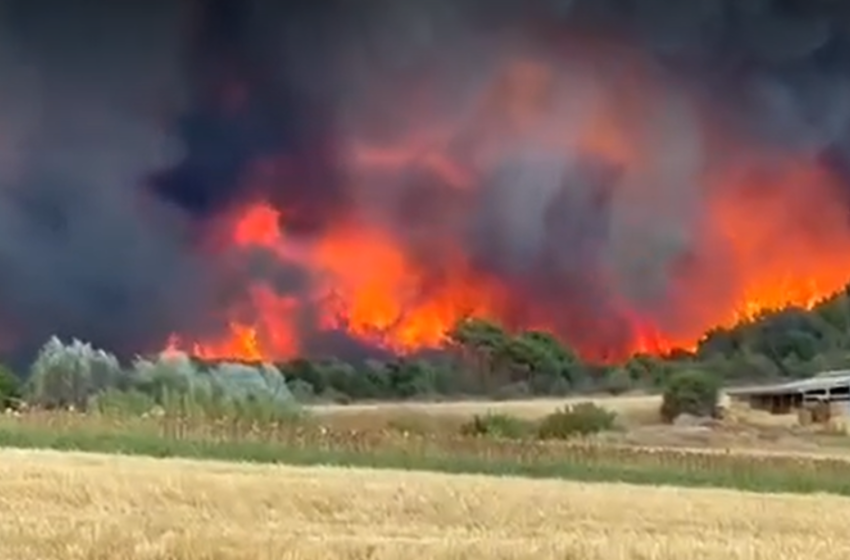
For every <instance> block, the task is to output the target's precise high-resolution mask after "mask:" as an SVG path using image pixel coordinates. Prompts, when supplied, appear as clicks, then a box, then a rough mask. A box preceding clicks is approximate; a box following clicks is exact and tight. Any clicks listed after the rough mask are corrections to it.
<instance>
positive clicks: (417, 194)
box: [0, 0, 850, 352]
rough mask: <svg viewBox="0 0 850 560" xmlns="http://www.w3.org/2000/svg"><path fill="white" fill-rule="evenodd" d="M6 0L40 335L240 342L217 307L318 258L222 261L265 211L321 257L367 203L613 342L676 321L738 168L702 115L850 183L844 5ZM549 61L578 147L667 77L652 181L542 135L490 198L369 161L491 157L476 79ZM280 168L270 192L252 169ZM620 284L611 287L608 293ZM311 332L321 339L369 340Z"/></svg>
mask: <svg viewBox="0 0 850 560" xmlns="http://www.w3.org/2000/svg"><path fill="white" fill-rule="evenodd" d="M0 10H2V12H0V270H3V280H2V283H0V318H2V319H0V324H2V325H3V326H5V327H6V328H7V330H9V331H10V332H12V333H14V336H15V338H16V339H17V342H18V343H19V344H20V345H21V347H31V346H32V345H34V344H40V343H41V342H42V341H43V340H45V339H46V338H47V337H48V336H49V335H51V334H59V335H64V336H71V335H74V336H79V337H82V338H85V339H88V340H92V341H93V342H95V343H98V344H101V345H104V346H108V347H110V348H114V349H116V350H119V351H122V352H133V351H137V350H145V349H149V348H155V347H156V346H157V345H158V344H161V342H162V341H163V340H164V339H165V337H166V336H167V334H168V333H170V332H172V331H180V332H184V333H190V334H194V335H199V336H200V335H203V334H205V333H210V332H215V331H216V329H220V328H221V327H222V325H223V322H222V320H221V317H219V316H217V315H216V313H217V312H218V311H220V310H221V309H223V308H225V307H226V306H227V304H228V303H229V302H231V301H232V300H236V299H238V297H239V292H240V287H241V286H244V285H245V284H247V283H248V282H250V281H252V280H256V279H257V278H265V279H268V280H269V281H270V283H271V284H272V286H273V287H274V289H276V290H277V291H279V292H280V293H291V294H296V295H297V294H300V293H303V292H304V291H305V290H306V287H307V286H309V283H310V278H309V275H307V273H306V271H304V270H300V269H298V268H297V267H293V266H282V265H280V264H277V262H276V261H274V260H272V259H269V257H268V255H262V254H259V255H258V254H253V255H233V254H229V253H221V252H213V253H212V254H210V252H209V251H206V252H205V251H204V250H202V248H199V246H198V243H197V242H196V241H197V238H204V237H205V236H207V234H208V232H209V231H211V230H214V229H215V228H216V227H217V226H216V224H218V223H219V220H221V219H224V217H226V215H227V213H228V212H229V211H230V210H231V209H232V208H233V207H234V205H238V204H240V203H242V202H244V201H246V200H248V199H250V198H252V197H255V198H266V199H269V200H271V202H272V203H273V204H275V205H276V206H278V207H280V208H284V209H286V210H287V215H288V219H287V221H286V223H285V226H286V227H287V228H289V230H290V233H291V234H292V235H295V236H300V237H301V238H303V239H304V240H306V241H305V242H307V241H309V239H311V238H312V236H314V235H317V234H320V233H321V232H322V231H323V230H324V229H326V228H328V227H329V226H332V225H333V224H335V223H337V222H338V221H340V220H342V219H345V218H347V217H351V216H352V215H357V216H360V217H363V216H367V217H369V219H372V220H375V221H376V222H380V223H382V224H383V225H384V226H385V227H388V228H392V229H394V230H395V232H396V233H397V235H398V237H399V238H400V239H404V240H405V242H406V243H407V245H408V248H409V250H410V253H411V254H412V255H415V256H416V257H417V258H418V259H420V260H421V261H422V262H423V263H424V264H425V265H427V266H426V268H428V267H430V268H433V269H435V270H436V269H439V268H440V267H441V266H442V265H443V264H445V263H443V262H441V259H442V258H443V254H442V251H441V250H440V245H439V244H438V243H436V241H437V240H451V241H452V242H453V243H456V244H457V243H459V244H461V245H463V247H464V248H465V249H466V250H467V252H468V253H469V254H471V255H472V258H473V263H474V266H475V267H476V268H478V269H479V270H481V271H484V272H486V273H488V274H491V275H494V276H497V277H500V278H503V279H504V281H505V282H506V283H507V284H509V285H511V286H513V287H514V288H515V290H516V291H517V292H518V293H527V294H530V295H531V296H533V297H534V298H537V300H538V301H539V300H540V299H541V298H542V299H545V300H547V301H548V302H549V303H547V304H546V305H544V306H543V308H544V309H548V310H549V314H550V316H549V317H547V318H548V319H552V320H554V323H555V326H557V327H558V328H559V329H560V330H561V331H562V332H564V333H567V334H568V335H571V336H573V337H578V335H579V334H580V333H582V332H587V331H589V330H595V329H596V328H597V326H595V325H593V324H591V323H589V322H588V321H587V319H582V318H587V317H596V318H598V317H599V315H600V313H601V312H600V310H604V309H606V308H608V307H610V308H611V309H612V313H615V311H614V308H615V307H616V305H615V304H614V303H613V302H614V299H615V298H614V297H613V295H614V294H613V293H612V290H613V292H614V293H616V295H617V298H616V299H618V300H619V299H625V300H627V301H629V302H630V303H631V304H632V305H633V307H635V308H637V309H641V310H643V311H646V312H647V313H650V314H652V315H653V316H655V317H656V318H657V319H659V320H660V321H662V322H664V321H666V322H667V323H669V324H671V325H672V324H675V322H676V321H678V320H679V319H680V318H679V317H678V316H677V311H676V309H673V308H672V306H670V305H668V304H667V303H666V301H667V300H665V296H666V295H667V293H668V290H669V288H670V287H669V285H668V282H669V270H670V268H671V266H673V263H675V262H676V261H677V259H680V258H681V257H682V256H683V255H687V254H688V252H689V251H690V250H691V249H692V247H691V243H692V241H693V239H692V237H693V235H694V230H695V228H698V227H699V225H698V223H699V216H700V204H701V201H702V193H701V192H700V189H699V186H698V185H699V183H698V180H697V177H698V176H699V174H700V173H701V172H702V171H703V169H704V168H705V166H706V165H707V164H708V163H709V161H711V160H712V158H715V157H717V156H716V154H715V153H714V151H713V150H712V148H711V146H709V145H706V143H705V141H704V139H703V138H702V137H701V136H700V134H699V125H698V124H697V118H698V117H697V114H698V107H699V106H702V105H704V104H706V103H707V104H709V105H710V106H711V108H712V114H713V115H714V116H716V118H717V119H718V120H720V121H722V122H723V123H724V126H726V127H728V128H729V129H730V130H733V131H734V132H735V133H736V134H738V135H740V137H741V138H747V139H749V140H750V141H752V142H756V143H758V145H760V146H764V147H765V149H767V150H769V151H772V153H775V154H776V157H782V155H783V154H785V153H789V152H793V153H797V154H799V153H810V154H823V155H824V157H825V158H826V159H828V160H829V161H830V163H831V164H832V165H834V166H835V168H836V169H838V170H840V171H843V172H846V171H847V170H848V169H850V127H848V121H850V95H848V93H850V65H848V61H850V23H848V22H850V9H848V7H847V6H846V3H845V2H837V1H833V2H830V1H827V0H819V1H818V0H805V1H803V0H799V1H793V0H784V1H780V0H776V1H772V0H701V1H699V2H696V1H682V0H557V1H556V0H536V1H529V0H464V1H458V0H435V1H433V2H414V1H412V0H411V1H408V2H404V1H398V0H393V1H389V0H385V1H384V0H374V1H371V2H343V1H333V0H313V1H312V2H281V1H272V0H245V1H241V2H240V1H236V0H208V1H195V2H186V3H182V4H181V3H175V2H165V1H147V2H141V1H140V2H135V3H127V2H125V3H114V5H113V4H110V3H106V2H93V1H92V2H83V1H80V2H74V3H72V2H59V1H58V0H57V1H47V0H45V1H40V0H26V1H24V0H5V1H4V2H2V3H0ZM524 53H533V54H534V55H535V56H538V57H542V58H544V59H546V60H548V61H551V62H552V64H553V65H554V67H555V68H557V69H558V76H557V78H558V80H559V82H558V84H556V85H555V86H554V91H555V94H556V98H555V99H554V100H551V103H550V104H549V105H546V106H545V110H546V111H547V112H548V113H549V115H550V116H549V118H548V119H547V122H548V123H549V124H548V126H550V127H551V129H552V130H551V131H546V130H544V131H541V130H535V134H537V133H539V135H540V136H544V137H545V136H546V134H547V133H549V132H551V133H558V134H560V135H561V136H567V137H569V135H570V132H569V131H570V129H571V127H573V125H574V124H575V123H576V122H580V121H582V119H584V118H585V116H586V115H587V114H589V113H590V112H592V111H593V110H594V109H595V108H597V107H598V103H599V102H600V101H599V100H600V99H604V98H615V101H617V103H614V105H616V106H617V107H620V106H624V107H628V105H629V102H628V98H629V97H630V96H632V95H638V94H637V93H636V92H635V91H633V90H630V87H629V85H630V82H629V80H631V79H634V80H637V81H638V82H640V83H641V84H642V83H643V81H642V78H641V76H640V75H637V76H633V75H632V72H631V70H630V69H629V66H630V64H631V63H632V62H633V61H634V60H638V59H639V60H640V61H641V65H642V66H643V67H645V68H648V69H649V70H647V71H648V72H650V73H651V74H652V80H650V81H651V82H652V83H653V84H655V85H653V86H652V87H651V88H649V91H650V94H647V95H646V96H647V97H648V98H649V99H648V101H647V103H645V104H643V105H641V109H640V110H639V111H631V112H630V110H629V109H624V111H625V112H624V114H623V115H620V116H621V117H622V118H623V119H625V121H626V122H628V123H630V124H631V125H634V126H635V129H636V130H639V131H640V138H639V139H638V140H639V142H637V144H638V145H637V146H635V149H636V150H637V151H639V153H640V157H641V161H642V162H644V163H643V168H642V170H641V173H640V174H636V173H634V172H632V171H630V170H629V169H623V168H621V167H618V166H617V162H612V161H597V160H596V158H595V157H589V156H588V155H587V154H584V153H582V152H581V150H579V149H578V147H576V150H575V153H574V154H573V156H572V157H569V158H566V159H565V158H564V157H563V154H562V153H557V154H556V153H554V152H553V151H552V150H551V148H550V147H549V146H548V145H547V144H546V143H545V142H539V141H538V140H536V139H535V134H532V135H531V136H527V135H526V136H523V135H518V136H517V135H511V134H496V135H495V141H496V142H497V144H498V145H497V150H496V151H497V153H499V154H500V155H501V156H500V158H499V161H489V162H488V161H484V162H483V163H479V164H478V166H477V167H475V166H473V168H474V169H473V173H474V175H475V177H476V178H477V181H478V182H479V183H480V185H483V188H481V189H479V190H478V191H476V192H474V193H472V194H470V193H469V192H464V191H462V190H458V189H456V188H452V187H451V186H450V185H446V184H445V179H444V177H443V176H442V175H439V174H435V173H434V172H433V171H429V169H428V167H427V165H422V166H419V168H416V169H412V170H409V171H408V172H406V173H404V174H398V173H391V174H386V173H385V174H381V173H379V172H376V171H374V170H373V171H369V172H365V173H364V172H362V170H354V169H352V167H351V165H350V161H349V159H348V158H349V157H350V154H349V153H348V151H347V149H348V147H349V142H348V141H349V140H350V139H351V138H352V137H356V138H358V139H360V140H368V141H371V142H374V143H382V144H385V145H393V143H396V142H399V141H401V140H402V139H404V138H407V137H409V136H410V131H411V130H413V129H417V128H422V127H425V128H427V125H431V124H434V123H437V122H442V121H446V122H449V121H451V122H460V123H468V124H467V125H463V126H461V127H460V132H459V134H457V135H456V136H455V137H452V138H450V139H448V140H445V139H442V140H440V141H439V142H438V144H440V146H444V145H445V143H446V142H448V143H449V147H448V149H446V150H444V151H445V152H447V153H448V154H449V157H455V158H456V159H457V160H459V161H467V160H469V159H470V158H471V156H470V155H469V154H470V153H473V152H474V151H475V145H476V142H477V140H476V138H475V135H476V132H475V130H476V127H477V126H478V125H477V124H475V123H476V117H475V113H476V108H477V106H478V105H479V101H478V99H477V97H476V96H477V95H478V93H477V92H480V90H481V88H482V86H483V85H486V84H488V83H490V82H491V81H492V80H493V79H494V76H495V73H496V72H497V71H498V69H499V67H500V65H501V63H502V62H503V60H504V58H505V57H506V56H510V55H516V54H519V55H522V54H524ZM422 91H428V92H429V95H428V96H427V98H426V97H421V96H420V97H417V95H419V94H421V93H422ZM646 107H649V113H650V114H643V113H642V111H643V110H644V109H646ZM491 117H492V115H491ZM485 120H486V117H485ZM479 124H480V123H479ZM491 136H492V134H491ZM491 139H492V138H491ZM567 140H569V138H567ZM426 144H427V143H426ZM424 151H425V152H427V147H426V148H424ZM502 156H503V157H502ZM423 157H424V156H423ZM269 166H271V167H272V168H273V169H274V172H273V173H272V174H271V178H270V179H269V180H266V181H255V180H254V181H252V180H248V179H247V178H248V177H251V176H253V175H256V174H257V173H260V174H262V172H263V171H262V170H263V169H268V168H269ZM848 184H850V182H848ZM520 187H521V188H520ZM848 192H850V189H848ZM647 193H649V194H650V195H651V196H646V195H647ZM849 198H850V197H849ZM260 253H261V252H260ZM600 269H604V270H606V271H607V274H609V275H610V276H611V277H612V278H613V281H612V286H609V287H602V286H600V285H599V284H598V283H597V282H595V278H594V276H593V274H592V272H593V271H597V270H600ZM588 271H591V273H590V274H589V273H588ZM553 309H554V310H556V311H552V310H553ZM517 313H518V315H520V316H522V314H523V313H524V312H523V311H521V310H520V311H518V312H517ZM602 314H603V315H604V313H602ZM307 315H308V316H309V310H308V312H307ZM551 315H555V317H552V316H551ZM303 322H304V325H303V327H304V330H305V334H306V335H307V338H308V346H309V347H310V348H311V349H315V351H317V352H320V351H327V347H328V346H330V347H333V348H332V349H337V350H338V349H340V348H343V347H344V346H346V345H348V346H350V347H353V346H351V345H354V344H355V343H354V342H352V341H349V342H348V343H346V344H342V343H340V342H339V340H338V338H339V336H341V335H338V334H330V335H329V334H327V333H318V332H314V331H315V329H314V328H313V327H312V326H311V323H312V321H311V320H310V319H309V317H308V318H306V319H305V320H304V321H303ZM598 328H602V327H598ZM605 328H606V329H608V330H610V328H611V327H610V326H609V327H605ZM615 330H616V329H615ZM623 336H627V333H617V332H612V334H611V338H612V341H611V343H612V344H613V345H616V344H617V339H619V338H621V337H623ZM343 338H345V337H343Z"/></svg>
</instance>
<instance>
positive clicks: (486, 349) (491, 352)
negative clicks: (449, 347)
mask: <svg viewBox="0 0 850 560" xmlns="http://www.w3.org/2000/svg"><path fill="white" fill-rule="evenodd" d="M446 335H447V337H448V339H449V341H450V342H451V343H453V344H454V346H455V347H456V348H457V349H458V350H459V351H460V354H461V361H462V363H463V365H464V366H465V369H468V370H472V371H473V372H474V374H475V378H476V380H477V382H476V385H477V386H478V388H479V389H483V390H485V391H487V390H489V389H491V388H492V387H491V386H492V384H493V378H494V377H495V375H494V374H495V373H496V371H497V370H498V369H499V367H500V365H501V364H500V363H499V358H501V357H503V356H504V347H505V345H506V344H507V342H508V341H509V340H510V337H509V336H508V335H507V333H505V331H504V329H502V327H501V326H499V325H498V324H496V323H493V322H491V321H487V320H484V319H476V318H465V319H461V320H460V321H458V322H457V323H455V325H454V327H453V328H452V329H451V330H450V331H449V332H448V333H446Z"/></svg>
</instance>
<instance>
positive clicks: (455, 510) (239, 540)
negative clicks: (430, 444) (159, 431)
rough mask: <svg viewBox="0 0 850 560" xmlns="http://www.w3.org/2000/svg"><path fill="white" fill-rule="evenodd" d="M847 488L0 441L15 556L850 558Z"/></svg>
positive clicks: (4, 508) (1, 532)
mask: <svg viewBox="0 0 850 560" xmlns="http://www.w3.org/2000/svg"><path fill="white" fill-rule="evenodd" d="M848 524H850V499H847V498H838V497H832V496H825V495H824V496H809V497H803V496H785V495H755V494H746V493H736V492H732V491H721V490H683V489H678V488H660V487H635V486H627V485H614V484H598V485H582V484H578V483H567V482H558V481H531V480H522V479H510V478H504V479H499V478H486V477H475V476H449V475H437V474H428V473H412V472H397V471H381V472H378V471H369V470H346V469H332V468H294V467H273V466H265V467H262V466H248V465H239V464H225V463H201V462H191V461H178V460H156V459H145V458H129V457H120V456H101V455H83V454H63V453H58V452H46V451H45V452H36V451H13V450H4V451H0V558H2V559H4V560H5V559H10V560H11V559H15V560H31V559H32V560H34V559H38V560H53V559H57V560H58V559H62V560H81V559H86V560H93V559H98V560H101V559H102V560H107V559H109V560H112V559H114V558H122V559H128V560H130V559H148V560H153V559H161V560H165V559H170V560H190V559H191V560H201V559H205V560H226V559H237V558H238V559H240V560H241V559H252V560H253V559H256V560H263V559H268V560H272V559H274V560H283V559H304V560H313V559H315V560H319V559H321V560H325V559H332V558H343V559H352V560H353V559H366V558H369V559H373V560H382V559H386V560H397V559H398V558H409V559H411V560H412V559H419V558H423V559H424V558H428V559H441V558H444V559H448V558H451V559H458V560H460V559H479V558H488V559H489V558H494V559H529V560H530V559H535V560H545V559H553V560H554V559H558V560H565V559H566V560H623V559H635V560H637V559H641V560H659V559H671V560H672V559H675V560H680V559H683V558H687V559H695V560H696V559H702V560H714V559H716V560H721V559H722V560H736V559H763V560H768V559H770V560H782V559H792V558H794V559H796V558H818V559H819V560H833V559H834V560H838V559H842V560H843V559H845V558H848V557H850V534H848V533H847V531H846V528H847V526H848Z"/></svg>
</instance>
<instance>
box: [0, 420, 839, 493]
mask: <svg viewBox="0 0 850 560" xmlns="http://www.w3.org/2000/svg"><path fill="white" fill-rule="evenodd" d="M0 447H14V448H22V449H56V450H62V451H84V452H95V453H118V454H125V455H143V456H150V457H180V458H189V459H208V460H222V461H239V462H252V463H280V464H288V465H303V466H308V465H328V466H344V467H370V468H386V469H405V470H424V471H435V472H444V473H456V474H459V473H465V474H485V475H495V476H523V477H530V478H556V479H566V480H573V481H582V482H626V483H632V484H644V485H674V486H684V487H718V488H730V489H735V490H747V491H754V492H788V493H813V492H823V493H832V494H839V495H847V496H850V469H848V473H847V476H839V473H824V472H819V471H817V470H814V469H811V470H807V469H799V470H798V469H793V470H792V469H759V470H758V471H755V470H750V469H743V470H741V469H739V470H716V469H702V470H698V469H694V468H693V467H690V468H688V469H685V468H684V467H679V466H676V465H664V466H654V465H653V466H647V465H629V464H625V463H619V462H613V461H606V460H604V459H603V460H599V461H595V462H594V464H586V463H577V462H569V460H566V459H565V460H559V461H556V460H554V459H551V458H550V459H546V460H536V461H520V460H510V459H505V458H500V459H488V458H484V457H476V456H471V455H469V456H458V455H449V454H439V453H438V454H430V455H427V456H426V455H422V454H411V453H405V452H403V451H399V450H386V451H382V450H378V451H371V452H354V451H350V450H348V451H345V450H326V449H310V448H306V449H305V448H296V447H289V446H286V445H282V444H276V443H262V442H251V441H241V442H239V441H229V442H211V441H192V440H176V439H168V438H165V437H162V436H159V435H156V434H150V433H133V432H127V433H120V434H119V433H114V432H105V431H104V432H99V431H90V430H79V431H76V430H75V431H60V432H53V431H48V430H46V429H44V428H28V427H17V428H10V427H3V428H0Z"/></svg>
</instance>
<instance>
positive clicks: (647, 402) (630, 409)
mask: <svg viewBox="0 0 850 560" xmlns="http://www.w3.org/2000/svg"><path fill="white" fill-rule="evenodd" d="M587 401H592V402H594V403H596V404H598V405H600V406H605V407H607V408H610V409H611V410H613V411H615V412H618V413H621V414H630V413H635V412H644V411H646V410H652V411H657V410H658V407H659V405H660V404H661V398H660V397H659V396H658V395H625V396H619V397H608V396H603V397H592V398H587V397H569V398H540V399H525V400H511V401H490V400H481V401H456V402H435V403H427V402H421V403H416V402H413V403H373V404H350V405H336V404H332V405H316V406H313V407H311V410H313V411H314V412H316V413H318V414H338V415H351V414H355V415H357V414H401V413H429V414H440V415H447V416H464V417H469V416H472V415H474V414H487V413H488V412H493V413H504V414H510V415H512V416H517V417H519V418H525V419H528V420H536V419H538V418H541V417H543V416H545V415H547V414H550V413H551V412H553V411H555V410H556V409H558V408H562V407H563V406H564V405H568V404H575V403H579V402H587Z"/></svg>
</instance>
